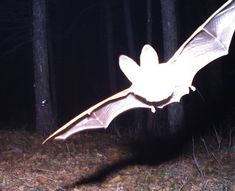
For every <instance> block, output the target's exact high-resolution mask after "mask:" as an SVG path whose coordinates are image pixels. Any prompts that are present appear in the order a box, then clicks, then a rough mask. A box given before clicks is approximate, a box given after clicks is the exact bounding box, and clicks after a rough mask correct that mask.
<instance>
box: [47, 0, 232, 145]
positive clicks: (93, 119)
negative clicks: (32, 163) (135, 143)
mask: <svg viewBox="0 0 235 191" xmlns="http://www.w3.org/2000/svg"><path fill="white" fill-rule="evenodd" d="M234 30H235V0H230V1H227V2H226V3H225V4H224V5H222V6H221V7H220V8H219V9H218V10H217V11H216V12H215V13H214V14H212V15H211V16H210V17H209V18H208V19H207V20H206V21H205V22H204V23H203V24H202V25H201V26H200V27H199V28H198V29H197V30H196V31H195V32H194V33H193V34H192V35H191V36H190V37H189V38H188V39H187V40H186V41H185V42H184V43H183V45H182V46H181V47H180V48H179V49H178V50H177V51H176V53H175V54H174V55H173V57H172V58H171V59H170V60H169V61H168V62H166V63H162V64H159V61H158V55H157V53H156V52H155V50H154V49H153V48H152V47H151V46H150V45H145V46H144V47H143V49H142V52H141V55H140V65H138V64H137V63H136V62H135V61H134V60H132V59H131V58H129V57H127V56H124V55H121V56H120V57H119V66H120V68H121V70H122V72H123V73H124V74H125V75H126V77H127V78H128V80H129V81H130V82H131V83H132V85H131V86H130V87H129V88H128V89H126V90H123V91H121V92H119V93H117V94H115V95H113V96H111V97H109V98H107V99H105V100H103V101H101V102H99V103H98V104H96V105H95V106H93V107H91V108H89V109H88V110H86V111H84V112H83V113H81V114H80V115H78V116H77V117H75V118H74V119H72V120H71V121H69V122H68V123H66V124H65V125H64V126H62V127H61V128H60V129H58V130H57V131H56V132H54V133H53V134H52V135H50V136H49V137H48V138H47V139H46V140H45V141H44V143H45V142H46V141H48V140H49V139H51V138H55V139H66V138H67V137H69V136H70V135H72V134H74V133H77V132H80V131H83V130H87V129H95V128H107V127H108V125H109V124H110V122H111V121H112V120H113V119H114V118H115V117H116V116H117V115H119V114H121V113H123V112H125V111H127V110H130V109H134V108H149V109H151V111H152V112H155V108H162V107H164V106H166V105H168V104H170V103H172V102H179V101H180V99H181V97H182V96H183V95H185V94H188V93H189V90H190V88H191V89H192V90H195V88H194V87H193V86H192V81H193V78H194V76H195V75H196V73H197V72H198V71H199V70H200V69H201V68H203V67H204V66H206V65H207V64H209V63H210V62H212V61H213V60H215V59H217V58H219V57H221V56H224V55H226V54H228V50H229V45H230V43H231V39H232V36H233V33H234Z"/></svg>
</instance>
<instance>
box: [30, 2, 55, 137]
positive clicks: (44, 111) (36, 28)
mask: <svg viewBox="0 0 235 191" xmlns="http://www.w3.org/2000/svg"><path fill="white" fill-rule="evenodd" d="M46 3H47V1H46V0H40V1H38V0H33V1H32V10H33V11H32V12H33V20H32V22H33V61H34V88H35V110H36V111H35V115H36V121H35V122H36V131H37V132H38V133H40V134H41V135H43V136H47V135H48V134H49V133H50V132H51V131H52V129H53V125H54V117H53V112H52V106H51V104H52V103H51V97H50V86H49V66H48V46H47V44H48V43H47V22H46V20H47V10H46Z"/></svg>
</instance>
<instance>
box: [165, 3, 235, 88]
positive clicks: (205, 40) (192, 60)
mask: <svg viewBox="0 0 235 191" xmlns="http://www.w3.org/2000/svg"><path fill="white" fill-rule="evenodd" d="M234 29H235V1H234V0H233V1H231V0H230V1H227V2H226V3H225V4H224V5H222V6H221V7H220V8H219V9H218V10H217V11H216V12H215V13H214V14H212V15H211V16H210V17H209V18H208V19H207V20H206V21H205V22H204V23H203V24H202V25H201V26H200V27H199V28H198V29H197V30H196V31H195V32H194V33H193V34H192V35H191V36H190V37H189V38H188V40H187V41H186V42H184V43H183V45H182V46H181V47H180V48H179V49H178V50H177V52H176V53H175V54H174V55H173V57H172V58H171V59H170V60H169V61H168V63H174V65H176V67H178V68H180V72H181V74H183V73H184V74H185V76H184V75H182V76H184V79H182V81H180V82H179V83H183V82H187V84H188V85H189V86H190V85H191V83H192V80H193V78H194V76H195V75H196V73H197V72H198V71H199V70H200V69H201V68H203V67H204V66H206V65H207V64H209V63H210V62H211V61H213V60H215V59H217V58H219V57H221V56H223V55H226V54H228V50H229V45H230V43H231V39H232V36H233V33H234ZM185 78H187V79H185Z"/></svg>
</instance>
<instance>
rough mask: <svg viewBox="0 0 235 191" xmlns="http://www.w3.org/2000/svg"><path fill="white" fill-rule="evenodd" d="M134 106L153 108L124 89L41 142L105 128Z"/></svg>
mask: <svg viewBox="0 0 235 191" xmlns="http://www.w3.org/2000/svg"><path fill="white" fill-rule="evenodd" d="M134 108H150V109H152V110H154V107H153V106H152V105H149V104H147V103H145V102H143V101H142V100H140V99H138V98H137V97H136V96H135V95H133V94H132V93H130V92H129V89H126V90H124V91H122V92H119V93H117V94H115V95H113V96H111V97H109V98H107V99H106V100H104V101H102V102H99V103H98V104H96V105H94V106H93V107H91V108H89V109H88V110H86V111H84V112H83V113H81V114H80V115H78V116H76V117H75V118H73V119H72V120H70V121H69V122H68V123H66V124H65V125H64V126H62V127H61V128H59V129H58V130H57V131H56V132H54V133H53V134H52V135H50V136H49V137H48V138H47V139H46V140H45V141H44V142H43V143H45V142H47V141H48V140H49V139H52V138H55V139H66V138H68V137H69V136H70V135H72V134H75V133H77V132H80V131H83V130H88V129H98V128H107V127H108V125H109V124H110V123H111V121H112V120H113V119H114V118H115V117H117V116H118V115H119V114H121V113H123V112H124V111H127V110H130V109H134Z"/></svg>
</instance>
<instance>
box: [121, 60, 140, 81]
mask: <svg viewBox="0 0 235 191" xmlns="http://www.w3.org/2000/svg"><path fill="white" fill-rule="evenodd" d="M119 66H120V68H121V70H122V72H123V73H124V74H125V75H126V77H127V78H128V80H129V81H130V82H132V83H133V82H135V81H136V80H137V78H138V76H139V73H140V67H139V65H138V64H136V62H135V61H134V60H132V59H131V58H129V57H128V56H125V55H121V56H120V57H119Z"/></svg>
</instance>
